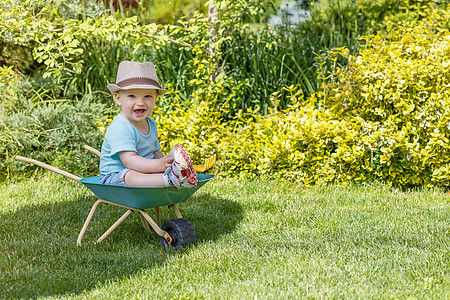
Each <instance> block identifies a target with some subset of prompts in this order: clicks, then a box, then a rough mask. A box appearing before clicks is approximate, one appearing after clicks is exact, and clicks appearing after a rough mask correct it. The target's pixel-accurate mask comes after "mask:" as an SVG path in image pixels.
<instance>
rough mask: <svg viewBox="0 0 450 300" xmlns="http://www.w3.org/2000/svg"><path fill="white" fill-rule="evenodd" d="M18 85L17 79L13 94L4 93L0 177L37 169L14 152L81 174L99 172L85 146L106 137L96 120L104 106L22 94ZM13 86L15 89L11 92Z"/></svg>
mask: <svg viewBox="0 0 450 300" xmlns="http://www.w3.org/2000/svg"><path fill="white" fill-rule="evenodd" d="M19 88H20V82H19V81H18V82H16V86H10V87H9V91H10V92H9V93H10V94H9V96H10V97H8V94H7V93H6V92H4V93H2V102H1V110H0V111H1V114H0V161H1V163H0V169H1V170H2V173H1V174H2V175H1V177H0V178H1V179H5V178H7V177H9V176H10V175H11V172H21V173H23V172H29V171H31V170H33V169H34V168H30V167H31V166H30V165H29V164H24V163H21V162H18V161H16V160H14V156H15V155H22V156H28V157H30V158H35V159H37V160H40V161H42V162H46V163H49V164H52V165H54V166H56V167H59V168H61V169H65V170H69V171H71V172H74V173H75V174H79V175H87V174H92V173H94V172H95V173H96V172H98V171H97V170H98V165H97V163H96V162H95V160H93V159H92V157H89V156H88V155H86V153H85V151H84V150H83V145H85V144H88V145H92V146H94V147H99V146H100V145H101V142H102V139H103V137H102V134H101V131H100V130H99V129H98V128H97V124H96V120H97V119H99V118H100V116H101V115H103V114H104V111H105V109H104V105H101V104H96V103H95V102H92V101H83V102H81V101H80V102H71V101H68V100H59V101H54V100H52V99H45V98H42V97H41V96H42V95H40V94H35V95H32V96H31V95H26V93H20V92H18V91H17V90H18V89H19ZM13 89H16V91H15V92H14V91H13V92H11V90H13ZM13 93H15V95H11V94H13ZM42 94H43V95H45V94H46V93H42ZM12 96H14V97H12Z"/></svg>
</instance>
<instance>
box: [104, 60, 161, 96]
mask: <svg viewBox="0 0 450 300" xmlns="http://www.w3.org/2000/svg"><path fill="white" fill-rule="evenodd" d="M107 87H108V89H109V90H110V91H111V93H115V92H117V91H120V90H131V89H153V90H157V91H158V94H160V95H162V94H165V93H167V92H168V91H169V90H165V89H162V88H161V86H160V85H159V82H158V76H157V75H156V70H155V66H154V65H153V64H152V63H151V62H143V63H140V62H135V61H122V62H121V63H120V64H119V68H118V70H117V78H116V83H110V84H108V85H107Z"/></svg>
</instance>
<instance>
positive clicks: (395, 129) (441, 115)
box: [318, 10, 450, 185]
mask: <svg viewBox="0 0 450 300" xmlns="http://www.w3.org/2000/svg"><path fill="white" fill-rule="evenodd" d="M449 17H450V13H449V11H448V10H447V11H445V10H435V11H434V13H433V14H432V15H431V16H430V17H429V18H427V19H425V20H424V21H421V22H418V23H412V24H410V25H409V26H404V27H398V28H391V24H388V30H389V31H388V32H386V33H380V34H378V35H375V36H368V37H366V38H365V41H366V45H365V47H364V48H363V49H362V50H361V51H360V53H359V55H358V56H357V57H349V65H348V67H347V68H345V69H336V72H335V74H333V78H337V79H336V80H335V81H334V82H333V81H331V82H329V83H327V84H325V85H324V86H323V88H324V89H323V92H321V93H319V95H318V97H319V99H320V101H319V103H320V105H321V110H324V111H330V113H331V115H333V118H334V119H337V120H345V122H347V123H348V124H354V125H355V126H354V129H353V130H352V132H354V133H355V139H353V141H352V142H353V145H352V146H354V147H352V148H350V147H348V145H349V142H350V141H338V143H337V148H338V151H337V152H336V158H337V159H339V160H344V157H343V155H342V152H340V151H339V149H341V148H343V147H347V148H348V150H349V151H348V152H346V153H347V158H349V157H354V158H355V159H357V160H358V163H359V164H360V165H361V175H362V176H363V177H372V178H376V179H381V180H383V181H386V182H388V183H392V184H399V185H449V183H450V181H449V175H450V146H449V137H450V112H449V105H450V75H449V74H450V60H449V57H450V32H449V31H448V19H449ZM446 26H447V28H446ZM343 171H344V172H349V170H348V169H347V168H344V169H343ZM351 177H353V178H354V177H355V175H353V176H351Z"/></svg>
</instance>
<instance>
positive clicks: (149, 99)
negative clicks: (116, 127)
mask: <svg viewBox="0 0 450 300" xmlns="http://www.w3.org/2000/svg"><path fill="white" fill-rule="evenodd" d="M114 97H115V99H116V102H117V105H119V106H120V107H121V108H122V114H123V115H124V116H125V117H126V118H127V119H128V121H130V122H131V123H132V124H134V125H142V124H144V123H145V124H147V123H146V122H147V121H146V118H147V117H148V116H150V115H151V114H152V113H153V110H154V109H155V103H156V98H157V93H156V90H142V89H133V90H126V91H125V90H122V91H118V92H116V93H115V94H114Z"/></svg>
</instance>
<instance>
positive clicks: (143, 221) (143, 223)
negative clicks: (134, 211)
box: [139, 214, 150, 231]
mask: <svg viewBox="0 0 450 300" xmlns="http://www.w3.org/2000/svg"><path fill="white" fill-rule="evenodd" d="M139 218H141V222H142V226H144V229H145V230H146V231H150V227H149V226H148V223H147V221H146V220H145V218H144V216H143V215H142V214H139Z"/></svg>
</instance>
